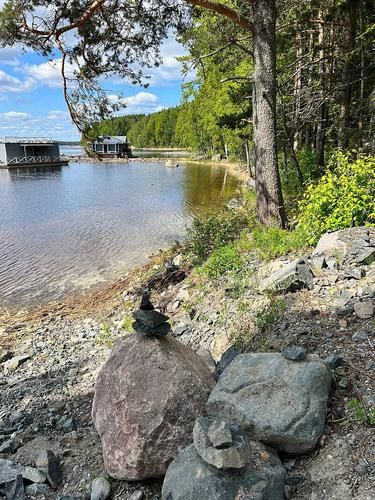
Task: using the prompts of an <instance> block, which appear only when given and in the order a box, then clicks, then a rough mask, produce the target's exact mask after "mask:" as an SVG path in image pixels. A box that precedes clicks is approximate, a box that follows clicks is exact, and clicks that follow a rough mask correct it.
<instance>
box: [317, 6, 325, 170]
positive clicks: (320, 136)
mask: <svg viewBox="0 0 375 500" xmlns="http://www.w3.org/2000/svg"><path fill="white" fill-rule="evenodd" d="M318 22H319V31H318V43H319V47H320V49H319V58H320V64H319V73H320V99H321V101H322V102H321V105H320V108H319V119H318V123H317V126H316V142H315V152H316V156H317V162H318V165H319V167H320V168H321V170H324V165H325V158H324V144H325V138H326V128H327V120H328V107H327V103H326V102H325V100H324V99H325V94H326V87H327V75H326V63H325V59H324V57H325V50H324V42H325V37H324V18H323V12H322V11H320V12H319V18H318Z"/></svg>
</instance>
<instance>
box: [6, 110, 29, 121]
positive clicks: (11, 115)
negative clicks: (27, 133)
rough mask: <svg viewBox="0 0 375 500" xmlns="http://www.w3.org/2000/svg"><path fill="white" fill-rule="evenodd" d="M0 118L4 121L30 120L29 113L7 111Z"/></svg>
mask: <svg viewBox="0 0 375 500" xmlns="http://www.w3.org/2000/svg"><path fill="white" fill-rule="evenodd" d="M0 117H1V118H3V119H5V120H26V119H28V118H31V115H30V114H29V113H21V112H19V111H7V112H6V113H1V114H0Z"/></svg>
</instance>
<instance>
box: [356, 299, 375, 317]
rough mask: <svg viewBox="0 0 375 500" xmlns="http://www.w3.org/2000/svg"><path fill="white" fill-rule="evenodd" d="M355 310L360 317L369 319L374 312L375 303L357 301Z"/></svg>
mask: <svg viewBox="0 0 375 500" xmlns="http://www.w3.org/2000/svg"><path fill="white" fill-rule="evenodd" d="M354 312H355V314H356V316H357V317H358V318H359V319H369V318H371V317H372V315H373V314H374V305H373V304H372V303H371V302H356V303H355V304H354Z"/></svg>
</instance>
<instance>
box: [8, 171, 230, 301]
mask: <svg viewBox="0 0 375 500" xmlns="http://www.w3.org/2000/svg"><path fill="white" fill-rule="evenodd" d="M238 188H239V183H238V181H237V179H236V178H234V177H233V176H231V175H230V174H228V172H226V170H225V168H223V167H209V166H206V165H185V166H180V167H178V168H167V167H165V166H164V164H163V163H151V162H150V163H135V162H134V163H128V164H126V163H107V164H97V163H71V164H70V165H69V166H66V167H53V168H48V169H46V168H22V169H12V170H0V306H12V305H16V304H22V305H29V304H35V303H41V302H47V301H50V300H54V299H59V298H61V297H63V296H64V295H66V294H68V293H72V292H77V291H82V290H87V289H89V288H91V287H95V286H98V285H99V284H103V283H105V282H108V281H113V280H115V279H116V278H118V277H120V276H121V275H123V274H124V273H125V272H126V271H127V270H129V269H131V268H134V267H135V266H137V265H139V264H142V263H144V262H146V261H147V257H148V256H149V255H150V254H151V253H153V252H156V251H158V249H159V248H164V247H166V246H168V244H170V243H172V242H173V241H174V240H176V239H180V238H181V237H182V236H183V234H184V231H185V228H186V225H187V224H189V223H190V222H191V220H192V218H193V217H194V216H196V215H197V214H199V213H201V212H202V211H206V210H210V209H215V207H218V206H220V205H221V204H223V203H225V202H226V201H228V200H229V199H230V198H231V197H233V196H234V195H235V194H236V190H237V189H238Z"/></svg>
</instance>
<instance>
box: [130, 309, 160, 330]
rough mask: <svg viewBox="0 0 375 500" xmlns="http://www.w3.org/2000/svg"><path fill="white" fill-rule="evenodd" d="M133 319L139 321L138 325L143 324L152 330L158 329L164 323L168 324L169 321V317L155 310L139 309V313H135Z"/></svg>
mask: <svg viewBox="0 0 375 500" xmlns="http://www.w3.org/2000/svg"><path fill="white" fill-rule="evenodd" d="M133 317H134V319H135V320H136V321H138V323H141V324H142V325H145V326H148V327H150V328H157V327H158V326H160V325H162V324H163V323H166V322H167V321H168V319H169V318H168V316H165V315H164V314H162V313H160V312H158V311H155V309H154V310H152V311H149V310H144V309H138V311H135V312H134V313H133Z"/></svg>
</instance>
